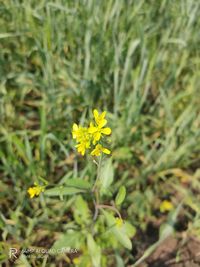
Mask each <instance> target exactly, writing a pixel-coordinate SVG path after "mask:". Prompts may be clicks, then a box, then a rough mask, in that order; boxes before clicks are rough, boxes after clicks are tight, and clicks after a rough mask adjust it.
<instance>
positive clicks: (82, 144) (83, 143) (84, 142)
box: [72, 123, 91, 156]
mask: <svg viewBox="0 0 200 267" xmlns="http://www.w3.org/2000/svg"><path fill="white" fill-rule="evenodd" d="M72 137H73V138H74V139H76V141H77V142H78V144H77V145H76V147H77V149H78V152H79V153H81V155H82V156H84V155H85V151H86V149H87V148H89V147H90V142H91V135H90V134H89V133H88V128H85V127H81V126H78V125H77V124H76V123H74V124H73V127H72Z"/></svg>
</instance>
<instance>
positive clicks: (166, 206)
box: [160, 200, 174, 212]
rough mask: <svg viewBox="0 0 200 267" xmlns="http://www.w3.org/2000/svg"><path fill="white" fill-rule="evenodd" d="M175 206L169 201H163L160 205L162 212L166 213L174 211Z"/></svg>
mask: <svg viewBox="0 0 200 267" xmlns="http://www.w3.org/2000/svg"><path fill="white" fill-rule="evenodd" d="M173 207H174V206H173V204H172V203H171V202H170V201H168V200H164V201H162V203H161V204H160V212H165V211H170V210H172V209H173Z"/></svg>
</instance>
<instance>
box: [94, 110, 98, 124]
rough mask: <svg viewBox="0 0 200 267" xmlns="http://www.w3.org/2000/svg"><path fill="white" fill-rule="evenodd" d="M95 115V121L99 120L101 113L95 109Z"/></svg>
mask: <svg viewBox="0 0 200 267" xmlns="http://www.w3.org/2000/svg"><path fill="white" fill-rule="evenodd" d="M93 115H94V118H95V121H96V120H98V117H99V112H98V110H97V109H94V110H93Z"/></svg>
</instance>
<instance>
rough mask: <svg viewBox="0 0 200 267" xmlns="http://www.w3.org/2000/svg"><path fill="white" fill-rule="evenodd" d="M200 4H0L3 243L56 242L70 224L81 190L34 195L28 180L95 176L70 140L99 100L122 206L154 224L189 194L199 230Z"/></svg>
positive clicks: (139, 222) (190, 0) (185, 0)
mask: <svg viewBox="0 0 200 267" xmlns="http://www.w3.org/2000/svg"><path fill="white" fill-rule="evenodd" d="M199 10H200V3H199V2H198V1H194V0H181V1H171V0H169V1H161V0H159V1H143V0H138V1H131V0H129V1H128V0H127V1H120V0H116V1H114V0H109V1H91V0H87V1H86V0H85V1H71V0H68V1H62V0H57V1H52V2H50V1H39V2H38V1H8V0H7V1H3V2H2V3H1V4H0V121H1V123H0V177H1V181H0V185H1V186H0V188H1V189H0V195H1V199H0V204H1V211H0V229H1V232H2V240H3V242H2V244H3V246H6V244H7V245H14V244H17V246H20V245H22V244H23V246H26V247H28V246H32V245H36V246H37V245H38V246H43V247H45V248H47V247H50V246H51V245H52V241H53V240H54V239H56V236H57V235H58V234H59V233H63V232H65V231H66V228H67V227H68V226H66V225H65V223H70V222H71V219H70V214H71V205H72V203H73V200H74V197H72V198H67V200H66V201H62V200H59V199H56V198H53V199H52V198H48V197H41V198H40V199H39V198H38V199H34V200H33V201H32V200H30V199H29V198H28V195H27V188H28V187H29V186H31V185H32V184H33V182H34V181H37V179H38V177H39V176H41V177H44V178H45V179H46V180H47V181H48V182H49V183H50V184H59V183H60V184H62V183H64V182H63V179H62V178H63V177H65V178H64V180H65V179H67V178H71V177H75V178H76V177H80V178H81V177H82V178H83V177H86V179H88V180H93V179H94V176H95V171H94V170H95V168H94V166H93V163H92V162H90V161H89V160H88V159H87V158H85V159H82V158H80V157H77V155H76V153H75V149H74V142H73V140H72V137H71V127H72V124H73V122H79V121H81V122H85V121H87V118H88V116H91V111H92V109H93V108H98V109H99V110H107V111H108V121H109V124H110V126H111V128H112V137H111V147H112V151H113V153H112V158H113V162H114V168H115V175H114V186H113V188H112V190H113V192H114V194H116V193H117V191H118V189H119V187H120V186H121V185H125V186H126V188H127V197H126V200H125V202H124V204H123V206H122V208H121V212H122V214H123V213H124V216H125V217H126V218H127V219H128V220H129V221H130V222H131V223H132V224H133V225H135V227H136V228H137V229H138V231H139V230H144V231H145V229H146V226H147V224H148V222H149V221H152V220H153V221H156V220H157V219H158V217H159V216H162V215H161V214H159V212H158V210H159V204H160V201H161V200H163V199H165V198H169V199H171V201H172V202H173V203H174V205H175V206H177V205H178V203H179V202H180V201H181V200H182V199H184V201H185V202H184V203H185V207H189V208H188V210H187V212H185V213H184V216H187V217H188V218H189V220H190V225H189V226H190V227H189V230H191V231H192V232H195V233H196V234H197V235H199V234H200V232H199V226H198V223H197V222H198V221H199V214H200V213H199V212H200V206H199V194H198V192H199V188H200V184H199V178H200V175H199V168H200V167H199V166H200V165H199V164H200V156H199V152H200V131H199V127H200V57H199V45H200V35H199V28H200V20H199V15H200V12H199ZM80 118H81V119H80ZM174 169H178V170H179V175H177V172H174V171H173V170H174ZM180 173H181V174H180ZM184 175H189V176H190V178H191V179H189V181H187V182H186V183H183V182H182V181H181V177H183V176H184ZM186 185H187V186H186ZM194 192H196V194H194ZM183 212H184V211H183ZM68 215H69V216H68ZM72 224H73V222H72ZM138 242H140V238H138V241H137V242H136V243H137V244H138ZM133 246H135V244H134V241H133ZM120 254H121V256H122V258H123V259H124V262H125V264H127V263H129V264H132V263H133V262H134V261H135V259H134V258H133V256H132V255H131V253H128V252H124V250H123V249H122V250H121V251H120ZM124 254H125V255H124ZM2 257H5V258H6V255H5V254H3V256H2ZM125 259H126V260H125ZM26 260H27V259H24V262H25V261H26ZM58 261H59V259H57V262H58ZM23 264H24V265H20V266H30V265H28V263H23ZM45 264H46V263H45V261H44V262H43V266H50V265H48V263H47V264H46V265H45ZM57 265H58V264H56V261H54V265H53V263H52V265H51V266H57ZM35 266H36V265H35ZM38 266H41V265H38ZM69 266H70V265H69ZM107 266H112V265H108V263H107ZM118 266H119V267H120V266H123V265H120V264H119V265H118ZM125 266H126V265H125Z"/></svg>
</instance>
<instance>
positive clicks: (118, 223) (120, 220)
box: [115, 218, 123, 228]
mask: <svg viewBox="0 0 200 267" xmlns="http://www.w3.org/2000/svg"><path fill="white" fill-rule="evenodd" d="M115 221H116V226H117V227H119V228H120V227H122V225H123V220H122V219H121V218H116V219H115Z"/></svg>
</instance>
